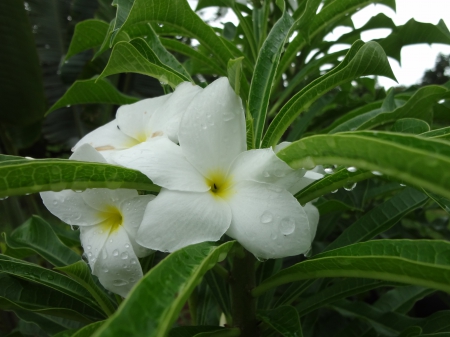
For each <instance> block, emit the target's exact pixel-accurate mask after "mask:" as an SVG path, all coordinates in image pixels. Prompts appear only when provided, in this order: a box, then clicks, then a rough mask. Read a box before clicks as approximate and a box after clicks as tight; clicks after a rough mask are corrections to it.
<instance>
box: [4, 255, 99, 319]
mask: <svg viewBox="0 0 450 337" xmlns="http://www.w3.org/2000/svg"><path fill="white" fill-rule="evenodd" d="M0 271H1V272H3V273H6V274H9V275H12V276H16V277H19V278H22V279H24V280H27V281H30V282H35V283H38V284H41V285H43V286H46V287H49V288H52V289H54V290H57V291H59V292H61V293H63V294H66V295H68V296H70V297H73V298H75V299H77V300H79V301H81V302H83V303H85V304H86V305H89V306H90V307H92V308H93V309H94V310H97V311H99V313H101V311H100V309H99V307H98V305H97V303H96V302H95V301H94V298H93V297H92V296H91V295H90V294H89V292H88V291H86V289H84V287H82V286H81V285H79V284H78V283H77V282H75V281H73V280H71V279H70V278H68V277H67V276H65V275H62V274H60V273H57V272H54V271H52V270H49V269H46V268H42V267H40V266H38V265H36V264H33V263H28V262H24V261H21V260H18V259H14V258H12V257H9V256H5V255H2V254H0Z"/></svg>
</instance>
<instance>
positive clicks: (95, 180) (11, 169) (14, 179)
mask: <svg viewBox="0 0 450 337" xmlns="http://www.w3.org/2000/svg"><path fill="white" fill-rule="evenodd" d="M0 157H1V155H0ZM86 188H112V189H115V188H130V189H139V190H149V191H159V187H157V186H156V185H153V183H152V182H151V181H150V179H148V178H147V177H146V176H145V175H143V174H142V173H140V172H138V171H135V170H130V169H126V168H123V167H119V166H113V165H108V164H100V163H87V162H79V161H74V160H65V159H34V160H29V159H23V160H14V161H7V162H1V161H0V197H7V196H11V195H20V194H25V193H36V192H42V191H55V192H56V191H61V190H64V189H73V190H85V189H86Z"/></svg>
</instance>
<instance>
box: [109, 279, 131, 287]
mask: <svg viewBox="0 0 450 337" xmlns="http://www.w3.org/2000/svg"><path fill="white" fill-rule="evenodd" d="M126 284H128V282H127V281H125V280H114V281H113V285H115V286H116V287H121V286H124V285H126Z"/></svg>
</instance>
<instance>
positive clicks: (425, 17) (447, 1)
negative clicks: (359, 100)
mask: <svg viewBox="0 0 450 337" xmlns="http://www.w3.org/2000/svg"><path fill="white" fill-rule="evenodd" d="M337 1H339V0H337ZM189 3H190V4H191V7H193V8H195V6H196V4H197V1H195V0H189ZM396 3H397V12H394V11H393V10H392V9H390V8H389V7H387V6H384V5H380V4H376V5H370V6H368V7H366V8H364V9H363V10H361V11H359V12H358V13H356V14H354V15H353V16H352V19H353V22H354V24H355V27H356V28H359V27H361V26H363V25H364V24H365V23H366V22H367V21H368V20H369V19H370V18H371V17H372V16H374V15H376V14H378V13H384V14H386V15H387V16H389V17H391V18H392V19H393V20H394V22H395V24H396V25H403V24H405V23H406V22H407V21H408V20H409V19H411V18H414V19H415V20H416V21H420V22H429V23H433V24H437V23H438V22H439V20H440V19H443V20H444V22H445V24H446V25H447V27H449V28H450V0H396ZM211 13H214V10H212V11H211ZM204 16H205V17H207V16H208V13H205V15H204ZM220 21H221V22H228V21H231V22H234V23H237V22H238V20H237V18H236V16H235V15H234V13H232V12H231V11H228V13H227V15H226V16H225V18H222V19H221V20H220ZM215 25H216V24H215ZM217 25H220V22H217ZM347 32H348V30H346V29H345V28H344V27H337V28H336V29H335V31H334V32H333V33H332V34H330V35H328V36H327V39H336V38H338V37H339V36H340V35H342V34H344V33H347ZM389 32H390V29H378V30H372V31H368V32H366V33H363V34H362V36H361V38H362V39H363V40H364V41H370V40H371V39H377V38H382V37H385V36H387V35H388V34H389ZM439 53H443V54H450V46H449V45H443V44H433V45H431V46H429V45H428V44H420V45H412V46H407V47H404V48H403V49H402V53H401V66H400V64H399V63H398V62H397V61H395V60H393V59H389V62H390V63H391V67H392V70H393V71H394V74H395V76H396V77H397V80H398V82H399V84H403V85H411V84H415V83H418V82H419V81H420V79H421V78H422V76H423V73H424V71H425V70H427V69H431V68H433V67H434V64H435V61H436V57H437V55H438V54H439ZM379 83H380V85H382V86H384V87H386V88H389V87H391V86H394V85H397V84H396V83H395V82H394V81H392V80H390V79H388V78H385V77H380V78H379Z"/></svg>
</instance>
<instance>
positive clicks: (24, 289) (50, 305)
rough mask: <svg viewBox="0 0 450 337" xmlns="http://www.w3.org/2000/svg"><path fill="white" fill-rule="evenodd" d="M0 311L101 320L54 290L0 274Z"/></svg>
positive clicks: (99, 316)
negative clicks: (29, 312) (21, 311)
mask: <svg viewBox="0 0 450 337" xmlns="http://www.w3.org/2000/svg"><path fill="white" fill-rule="evenodd" d="M0 309H3V310H13V311H14V310H27V311H32V312H34V313H38V314H44V315H51V316H58V317H63V318H67V319H72V320H75V321H78V322H83V323H89V322H90V321H96V320H99V319H102V318H104V316H102V315H101V314H100V313H99V312H98V311H97V310H95V309H93V308H91V307H90V306H88V305H87V304H85V303H83V302H81V301H78V300H76V299H74V298H73V297H70V296H67V295H65V294H63V293H61V292H59V291H57V290H54V289H52V288H49V287H45V286H42V285H39V284H36V283H31V282H27V281H25V280H21V279H17V278H13V277H10V276H8V275H6V274H0Z"/></svg>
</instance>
